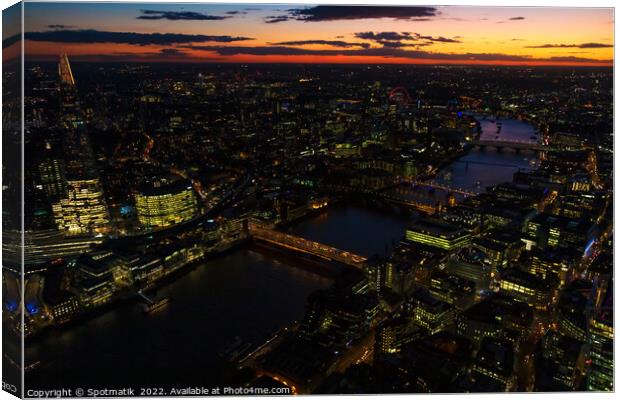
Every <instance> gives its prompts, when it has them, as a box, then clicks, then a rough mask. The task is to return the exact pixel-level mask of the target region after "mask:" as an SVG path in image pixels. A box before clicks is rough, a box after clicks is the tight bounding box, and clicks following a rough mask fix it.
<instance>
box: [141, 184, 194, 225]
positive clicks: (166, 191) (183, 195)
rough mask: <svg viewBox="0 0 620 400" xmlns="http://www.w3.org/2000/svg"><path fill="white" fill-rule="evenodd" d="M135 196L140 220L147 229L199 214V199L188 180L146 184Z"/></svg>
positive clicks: (179, 221)
mask: <svg viewBox="0 0 620 400" xmlns="http://www.w3.org/2000/svg"><path fill="white" fill-rule="evenodd" d="M134 198H135V201H136V210H137V212H138V221H139V222H140V225H141V226H142V227H144V228H147V229H153V228H164V227H167V226H171V225H174V224H179V223H181V222H185V221H189V220H190V219H192V218H195V217H196V216H197V215H198V200H197V199H196V194H195V193H194V189H193V188H192V185H191V183H189V182H188V181H184V180H178V181H176V182H172V183H162V182H156V183H154V184H150V185H145V186H143V187H142V188H140V189H139V190H138V191H136V193H135V194H134Z"/></svg>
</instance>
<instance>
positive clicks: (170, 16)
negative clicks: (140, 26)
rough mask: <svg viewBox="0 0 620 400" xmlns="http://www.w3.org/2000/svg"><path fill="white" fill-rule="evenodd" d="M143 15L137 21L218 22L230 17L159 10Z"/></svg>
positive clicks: (143, 13)
mask: <svg viewBox="0 0 620 400" xmlns="http://www.w3.org/2000/svg"><path fill="white" fill-rule="evenodd" d="M140 12H141V13H142V15H140V16H137V17H136V19H149V20H158V19H167V20H170V21H218V20H222V19H226V18H231V17H230V16H222V15H207V14H203V13H199V12H194V11H157V10H140Z"/></svg>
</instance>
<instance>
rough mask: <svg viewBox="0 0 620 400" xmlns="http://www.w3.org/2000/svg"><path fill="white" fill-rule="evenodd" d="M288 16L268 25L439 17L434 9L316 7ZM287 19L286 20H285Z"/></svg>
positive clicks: (294, 10)
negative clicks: (275, 23)
mask: <svg viewBox="0 0 620 400" xmlns="http://www.w3.org/2000/svg"><path fill="white" fill-rule="evenodd" d="M287 11H288V12H289V14H288V15H287V16H280V17H278V18H273V19H270V20H265V22H268V23H274V22H282V21H287V20H289V19H294V20H298V21H306V22H318V21H338V20H353V19H371V18H372V19H375V18H392V19H406V20H418V19H419V20H427V19H428V17H434V16H436V15H438V11H437V9H436V8H434V7H389V6H327V5H324V6H315V7H310V8H296V9H290V10H287ZM284 17H286V19H284Z"/></svg>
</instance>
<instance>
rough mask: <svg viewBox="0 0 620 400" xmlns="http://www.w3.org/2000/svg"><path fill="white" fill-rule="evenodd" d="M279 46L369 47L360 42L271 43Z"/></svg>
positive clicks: (313, 41) (309, 41) (300, 41)
mask: <svg viewBox="0 0 620 400" xmlns="http://www.w3.org/2000/svg"><path fill="white" fill-rule="evenodd" d="M271 44H273V45H279V46H305V45H309V44H324V45H329V46H334V47H342V48H350V47H363V48H365V49H367V48H369V47H370V44H368V43H362V42H345V41H343V40H295V41H290V42H279V43H271Z"/></svg>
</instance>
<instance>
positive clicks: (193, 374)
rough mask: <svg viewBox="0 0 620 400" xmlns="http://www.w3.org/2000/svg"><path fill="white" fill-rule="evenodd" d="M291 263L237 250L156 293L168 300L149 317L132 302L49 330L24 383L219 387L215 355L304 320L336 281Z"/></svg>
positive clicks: (31, 354) (32, 351) (32, 354)
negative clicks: (313, 297)
mask: <svg viewBox="0 0 620 400" xmlns="http://www.w3.org/2000/svg"><path fill="white" fill-rule="evenodd" d="M292 262H294V258H291V259H290V260H289V259H287V258H282V257H277V258H276V259H273V257H269V258H268V257H267V256H266V255H265V254H264V253H259V252H256V251H254V250H251V249H247V248H243V249H238V250H235V251H234V252H232V253H230V254H228V255H225V256H223V257H221V258H218V259H215V260H212V261H208V262H207V263H206V264H205V265H201V266H197V267H196V268H195V269H193V270H192V271H191V272H189V273H187V274H186V275H183V276H181V277H180V278H179V279H178V280H176V281H174V282H172V283H170V284H169V285H167V286H165V287H163V288H161V289H159V290H158V291H157V296H158V297H159V296H168V297H169V298H170V299H171V301H170V303H169V304H168V306H167V307H166V308H164V309H162V310H160V311H158V312H155V313H151V314H148V315H147V314H144V313H142V312H141V309H140V304H138V303H137V302H134V303H130V304H124V305H121V306H120V307H118V308H114V309H113V310H111V311H109V312H107V313H104V314H103V315H100V316H98V317H95V318H93V319H90V320H88V321H86V322H84V323H81V324H79V325H77V326H74V327H71V328H70V329H66V330H64V331H56V332H52V333H51V335H50V336H49V337H46V338H45V340H43V341H42V342H41V343H35V344H33V345H31V346H29V348H28V349H27V359H28V360H29V361H30V362H33V361H35V360H39V361H41V363H42V366H41V367H40V368H38V369H36V370H34V371H33V372H32V373H30V374H29V375H27V386H28V387H31V388H32V387H39V388H45V387H48V388H49V387H58V386H61V383H66V384H73V385H82V386H87V385H91V386H105V385H106V384H109V383H115V384H123V383H135V384H138V383H142V384H149V383H151V384H155V383H157V382H166V383H168V384H175V383H178V384H198V383H201V382H208V381H209V380H214V381H215V382H217V381H218V380H219V379H222V378H221V374H222V373H223V372H224V371H223V370H222V368H221V365H220V362H219V361H218V354H219V352H220V351H221V350H222V349H223V348H225V347H226V346H227V345H229V344H230V343H231V342H232V341H233V340H234V338H235V337H236V336H240V337H241V338H242V339H243V340H244V341H250V342H262V341H264V340H265V339H266V338H267V337H269V335H270V333H271V332H273V331H274V330H276V329H279V328H281V327H283V326H286V325H289V324H290V323H291V322H292V321H294V320H296V319H298V318H301V317H302V316H303V312H304V306H305V304H306V299H307V297H308V295H309V294H310V293H311V292H313V291H315V290H317V289H320V288H324V287H327V286H328V285H330V284H331V279H330V278H327V277H325V276H321V275H317V274H314V273H311V272H309V271H307V270H304V269H300V268H296V267H293V266H292V265H288V264H287V263H289V264H290V263H292Z"/></svg>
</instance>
